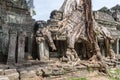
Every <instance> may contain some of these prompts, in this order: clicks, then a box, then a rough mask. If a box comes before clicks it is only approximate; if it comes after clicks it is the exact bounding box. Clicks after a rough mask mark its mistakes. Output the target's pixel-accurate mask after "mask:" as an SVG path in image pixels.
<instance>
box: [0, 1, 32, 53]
mask: <svg viewBox="0 0 120 80" xmlns="http://www.w3.org/2000/svg"><path fill="white" fill-rule="evenodd" d="M33 23H34V20H33V19H32V16H30V12H29V10H28V7H27V3H26V0H0V43H1V45H0V54H4V55H7V54H8V45H9V44H8V42H9V39H10V37H9V32H10V31H15V32H17V33H19V32H21V31H23V32H26V37H28V39H30V40H28V41H30V42H31V35H32V32H33V31H32V30H33ZM18 36H19V35H18ZM28 41H27V42H28ZM16 44H17V43H16ZM25 44H26V43H25ZM28 44H31V45H29V46H32V43H28ZM28 44H27V45H28Z"/></svg>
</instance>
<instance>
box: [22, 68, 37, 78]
mask: <svg viewBox="0 0 120 80" xmlns="http://www.w3.org/2000/svg"><path fill="white" fill-rule="evenodd" d="M36 76H37V75H36V72H35V71H33V70H31V71H27V70H22V71H20V79H23V78H34V77H36Z"/></svg>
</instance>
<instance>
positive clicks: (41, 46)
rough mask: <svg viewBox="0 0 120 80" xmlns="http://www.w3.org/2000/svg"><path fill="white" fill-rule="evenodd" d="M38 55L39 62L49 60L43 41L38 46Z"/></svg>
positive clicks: (46, 45)
mask: <svg viewBox="0 0 120 80" xmlns="http://www.w3.org/2000/svg"><path fill="white" fill-rule="evenodd" d="M38 55H39V59H40V60H41V61H44V60H49V48H48V44H47V43H46V42H45V41H44V40H43V41H41V42H40V43H39V44H38Z"/></svg>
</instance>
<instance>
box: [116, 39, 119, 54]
mask: <svg viewBox="0 0 120 80" xmlns="http://www.w3.org/2000/svg"><path fill="white" fill-rule="evenodd" d="M116 53H117V54H119V39H117V40H116Z"/></svg>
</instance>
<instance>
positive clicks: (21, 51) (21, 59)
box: [17, 32, 26, 63]
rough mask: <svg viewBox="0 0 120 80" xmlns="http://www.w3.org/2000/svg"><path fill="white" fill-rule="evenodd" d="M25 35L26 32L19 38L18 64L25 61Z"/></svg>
mask: <svg viewBox="0 0 120 80" xmlns="http://www.w3.org/2000/svg"><path fill="white" fill-rule="evenodd" d="M25 35H26V33H25V32H21V33H20V34H19V36H18V56H17V62H18V63H22V62H24V60H25Z"/></svg>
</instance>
